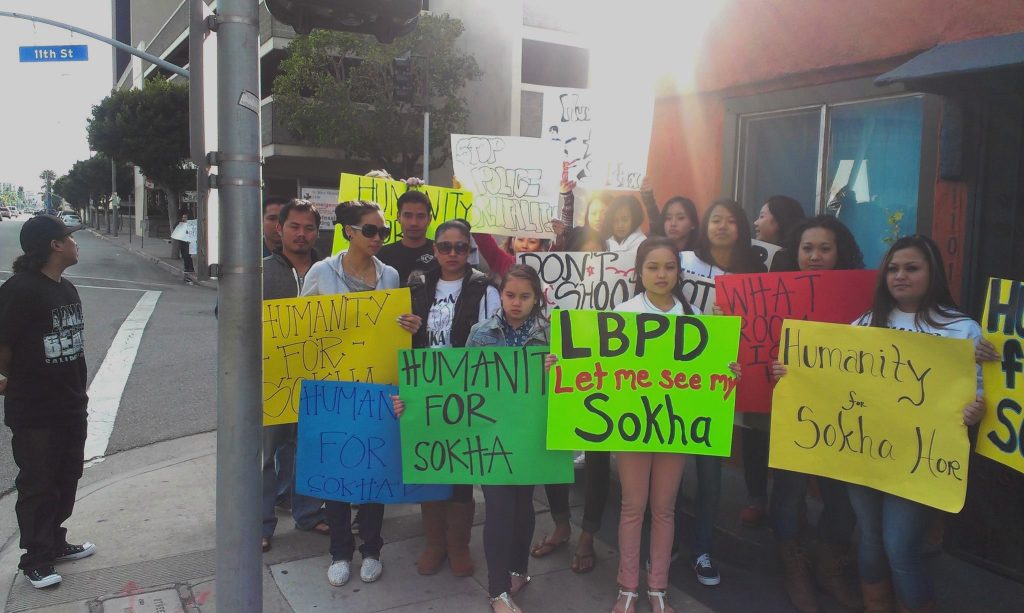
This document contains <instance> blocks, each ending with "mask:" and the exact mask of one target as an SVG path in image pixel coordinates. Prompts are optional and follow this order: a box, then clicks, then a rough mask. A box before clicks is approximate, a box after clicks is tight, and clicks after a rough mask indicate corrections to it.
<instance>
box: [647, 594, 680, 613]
mask: <svg viewBox="0 0 1024 613" xmlns="http://www.w3.org/2000/svg"><path fill="white" fill-rule="evenodd" d="M665 598H666V594H665V590H647V600H649V601H650V603H651V611H652V612H653V613H676V610H675V609H673V608H672V607H670V606H669V605H668V603H667V602H665ZM655 599H657V601H658V604H654V601H655Z"/></svg>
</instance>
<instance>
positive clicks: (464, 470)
mask: <svg viewBox="0 0 1024 613" xmlns="http://www.w3.org/2000/svg"><path fill="white" fill-rule="evenodd" d="M547 354H548V348H547V347H500V348H499V347H486V348H479V347H475V348H472V349H413V350H404V351H401V352H399V358H398V370H399V375H398V383H399V396H401V398H402V400H403V401H404V402H405V414H403V415H402V418H401V420H400V421H399V426H400V428H401V434H402V479H403V481H404V482H405V483H437V484H462V483H470V484H482V485H532V484H541V483H571V482H572V480H573V468H572V452H571V451H549V450H548V449H546V448H545V445H544V431H545V429H546V428H547V402H548V394H547V389H548V385H547V383H548V382H547V374H546V373H545V372H544V357H545V356H546V355H547Z"/></svg>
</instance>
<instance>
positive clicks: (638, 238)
mask: <svg viewBox="0 0 1024 613" xmlns="http://www.w3.org/2000/svg"><path fill="white" fill-rule="evenodd" d="M643 223H644V209H643V206H641V204H640V201H639V200H637V197H636V196H616V197H615V198H613V199H612V203H611V205H610V206H609V207H608V213H607V214H605V216H604V224H603V226H604V227H603V228H602V230H603V234H604V235H605V236H607V237H608V239H607V243H608V251H636V249H637V247H639V246H640V243H642V242H644V240H646V239H647V235H645V234H644V233H643V232H641V231H640V226H641V225H642V224H643Z"/></svg>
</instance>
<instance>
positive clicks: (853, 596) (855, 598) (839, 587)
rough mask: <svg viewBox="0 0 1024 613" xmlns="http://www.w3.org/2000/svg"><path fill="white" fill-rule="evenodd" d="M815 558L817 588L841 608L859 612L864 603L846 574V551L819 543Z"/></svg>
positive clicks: (835, 546) (832, 544)
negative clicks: (823, 591)
mask: <svg viewBox="0 0 1024 613" xmlns="http://www.w3.org/2000/svg"><path fill="white" fill-rule="evenodd" d="M817 558H818V559H817V565H816V566H815V568H814V580H815V582H816V583H817V584H818V587H820V588H821V589H823V590H825V592H826V593H828V594H829V595H830V596H832V597H833V598H835V599H836V600H837V601H838V602H839V604H841V605H843V608H845V609H849V610H851V611H860V610H861V609H862V608H863V607H864V601H863V600H861V597H860V594H859V593H857V590H855V589H854V588H853V584H852V583H851V582H850V578H849V576H847V574H846V567H847V560H848V559H849V556H848V555H847V551H846V549H845V548H844V547H842V546H840V545H836V544H835V543H821V544H820V545H818V556H817Z"/></svg>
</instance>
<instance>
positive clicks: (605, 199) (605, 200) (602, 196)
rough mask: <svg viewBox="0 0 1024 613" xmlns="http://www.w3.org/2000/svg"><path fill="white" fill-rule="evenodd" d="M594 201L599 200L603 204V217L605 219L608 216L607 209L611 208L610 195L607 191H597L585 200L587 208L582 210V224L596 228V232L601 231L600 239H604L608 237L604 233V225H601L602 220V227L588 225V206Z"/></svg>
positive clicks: (592, 204)
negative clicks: (588, 199)
mask: <svg viewBox="0 0 1024 613" xmlns="http://www.w3.org/2000/svg"><path fill="white" fill-rule="evenodd" d="M595 202H600V203H601V204H602V205H604V207H605V212H604V217H605V219H607V218H608V209H609V208H611V195H610V194H608V193H607V192H597V193H596V194H594V195H593V196H591V197H590V201H588V202H587V208H586V210H585V211H583V225H584V226H586V227H588V228H591V229H592V230H596V231H597V232H600V233H601V240H604V239H606V238H608V237H607V235H605V233H604V227H603V224H604V222H602V227H600V228H593V227H591V225H590V207H592V206H594V203H595Z"/></svg>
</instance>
